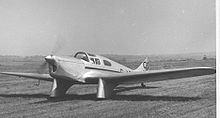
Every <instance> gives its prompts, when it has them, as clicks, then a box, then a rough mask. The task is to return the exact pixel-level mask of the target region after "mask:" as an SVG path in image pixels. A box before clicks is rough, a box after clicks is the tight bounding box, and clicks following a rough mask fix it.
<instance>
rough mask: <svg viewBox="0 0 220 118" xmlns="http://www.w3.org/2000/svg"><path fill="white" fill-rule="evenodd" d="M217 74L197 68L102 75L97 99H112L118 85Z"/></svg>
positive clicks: (206, 69) (213, 71)
mask: <svg viewBox="0 0 220 118" xmlns="http://www.w3.org/2000/svg"><path fill="white" fill-rule="evenodd" d="M215 72H216V70H215V68H210V67H196V68H182V69H169V70H168V69H167V70H157V71H146V72H130V73H115V74H111V75H101V76H99V78H100V79H99V84H98V91H97V98H108V97H110V96H111V93H112V91H113V89H114V88H115V87H116V86H117V85H118V84H123V83H140V82H153V81H164V80H172V79H181V78H186V77H194V76H201V75H209V74H214V73H215Z"/></svg>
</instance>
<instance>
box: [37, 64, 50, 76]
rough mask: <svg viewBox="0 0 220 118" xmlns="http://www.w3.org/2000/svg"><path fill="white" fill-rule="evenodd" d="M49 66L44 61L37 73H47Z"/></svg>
mask: <svg viewBox="0 0 220 118" xmlns="http://www.w3.org/2000/svg"><path fill="white" fill-rule="evenodd" d="M47 66H48V64H47V62H46V61H44V62H43V63H42V64H41V65H40V67H39V68H38V69H37V72H38V73H40V74H42V73H45V71H46V70H47Z"/></svg>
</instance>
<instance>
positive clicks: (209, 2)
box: [0, 0, 215, 55]
mask: <svg viewBox="0 0 220 118" xmlns="http://www.w3.org/2000/svg"><path fill="white" fill-rule="evenodd" d="M56 50H59V51H58V54H62V55H67V54H72V53H74V52H77V51H89V52H92V53H97V54H132V55H134V54H167V53H189V52H210V51H215V0H0V55H47V54H50V53H52V52H53V51H55V52H56Z"/></svg>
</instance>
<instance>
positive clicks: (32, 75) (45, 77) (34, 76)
mask: <svg viewBox="0 0 220 118" xmlns="http://www.w3.org/2000/svg"><path fill="white" fill-rule="evenodd" d="M0 74H4V75H12V76H18V77H25V78H32V79H38V80H45V81H53V78H52V77H51V76H50V75H49V74H38V73H19V72H1V73H0Z"/></svg>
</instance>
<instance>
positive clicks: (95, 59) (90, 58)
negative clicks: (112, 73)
mask: <svg viewBox="0 0 220 118" xmlns="http://www.w3.org/2000/svg"><path fill="white" fill-rule="evenodd" d="M74 57H75V58H77V59H82V60H84V61H86V62H89V63H92V64H96V65H105V66H112V64H111V62H109V61H108V60H105V59H101V58H100V57H99V56H96V55H94V54H90V53H86V52H77V53H76V54H75V56H74Z"/></svg>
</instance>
